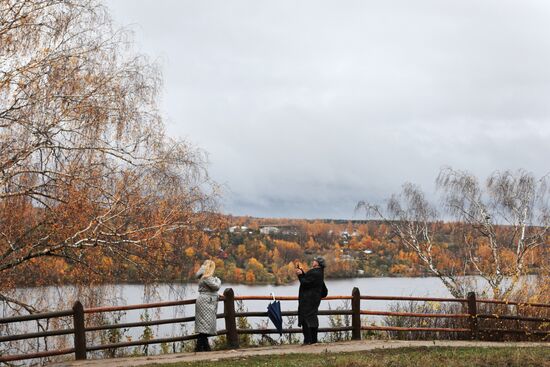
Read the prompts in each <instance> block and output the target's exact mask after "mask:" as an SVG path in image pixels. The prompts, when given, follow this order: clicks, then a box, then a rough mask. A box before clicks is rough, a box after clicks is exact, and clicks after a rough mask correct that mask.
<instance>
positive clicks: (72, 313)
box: [0, 288, 550, 362]
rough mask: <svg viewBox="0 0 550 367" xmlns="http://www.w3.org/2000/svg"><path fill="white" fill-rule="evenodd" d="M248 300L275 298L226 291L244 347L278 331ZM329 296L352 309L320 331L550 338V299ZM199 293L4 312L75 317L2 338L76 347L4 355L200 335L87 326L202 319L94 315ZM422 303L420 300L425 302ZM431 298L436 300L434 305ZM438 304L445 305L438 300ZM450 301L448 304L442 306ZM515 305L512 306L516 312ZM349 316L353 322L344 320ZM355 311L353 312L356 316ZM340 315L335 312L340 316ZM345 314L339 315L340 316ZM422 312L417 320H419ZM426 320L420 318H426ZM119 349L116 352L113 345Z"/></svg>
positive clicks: (79, 355) (228, 320) (228, 337)
mask: <svg viewBox="0 0 550 367" xmlns="http://www.w3.org/2000/svg"><path fill="white" fill-rule="evenodd" d="M297 299H298V298H297V297H289V296H285V297H277V300H279V301H283V302H284V301H296V300H297ZM247 300H267V301H269V300H271V297H268V296H240V297H239V296H237V297H236V296H235V295H234V292H233V289H231V288H228V289H226V290H225V291H224V293H223V296H220V302H223V305H224V312H223V313H220V314H218V315H217V318H218V319H224V320H225V329H223V330H219V331H218V335H220V336H222V337H224V339H225V343H226V345H225V347H226V348H230V349H236V348H239V346H240V339H242V338H243V336H245V335H268V334H276V333H278V332H277V330H276V329H274V328H273V329H272V328H256V329H254V328H245V327H244V326H246V325H248V323H243V322H239V321H240V320H243V319H245V318H248V317H267V312H258V311H244V310H237V309H236V307H235V304H236V302H245V301H247ZM324 300H344V301H346V302H349V303H350V304H351V307H350V308H349V309H347V308H338V309H336V310H321V311H320V312H319V315H326V316H329V317H335V318H336V319H337V321H336V322H332V325H331V327H324V328H320V329H319V332H321V333H329V334H332V335H334V336H336V337H334V338H332V339H331V340H342V339H347V338H348V336H350V337H351V339H352V340H360V339H362V338H364V337H368V336H375V337H376V336H380V334H381V333H385V335H384V337H390V338H400V339H427V338H430V339H469V340H505V339H506V340H526V339H529V340H539V341H540V340H548V336H549V334H550V327H549V325H550V304H542V303H519V302H507V301H500V300H487V299H476V296H475V293H473V292H472V293H469V295H468V297H467V298H433V297H392V296H369V295H364V296H362V295H361V294H360V292H359V289H357V288H354V289H353V292H352V295H351V296H330V297H326V298H324ZM369 300H386V301H396V302H408V304H407V305H406V306H405V307H403V306H399V307H395V308H394V309H392V310H390V311H378V310H370V309H368V308H367V309H362V308H361V302H362V301H363V302H364V303H365V304H368V301H369ZM195 301H196V300H195V299H190V300H181V301H170V302H158V303H148V304H137V305H128V306H113V307H96V308H86V309H85V308H84V307H83V306H82V304H81V303H80V302H79V301H77V302H75V304H74V306H73V308H72V310H64V311H56V312H47V313H38V314H31V315H24V316H14V317H9V318H3V319H0V327H1V326H5V325H9V324H14V323H20V322H26V321H32V320H41V319H47V320H49V319H55V318H62V317H71V318H72V328H65V329H57V330H43V331H38V332H35V333H22V334H14V335H9V334H8V335H1V336H0V343H7V342H12V341H17V340H28V339H37V338H48V337H54V336H62V335H71V334H72V336H73V347H71V348H61V349H56V350H42V351H37V352H33V353H25V354H16V355H1V356H0V362H12V361H17V360H26V359H35V358H46V357H52V356H59V355H66V354H74V357H75V359H77V360H83V359H86V358H87V357H88V353H90V352H94V351H105V350H107V351H115V350H116V349H118V348H126V347H136V346H148V345H151V344H163V345H165V344H168V343H176V342H184V341H187V340H194V339H196V338H197V335H180V336H174V337H169V338H153V337H151V336H149V337H147V338H144V339H143V340H135V341H116V342H107V343H101V344H98V345H89V344H88V343H87V338H86V335H87V333H91V332H96V331H105V330H120V329H128V328H133V327H146V328H148V327H151V326H156V325H163V324H184V323H190V322H194V320H195V318H194V317H181V318H171V319H160V320H149V319H148V318H146V319H145V320H141V321H139V322H128V323H114V324H107V325H90V322H89V320H90V319H91V318H92V316H93V315H99V314H104V313H109V312H121V311H128V310H138V309H151V308H161V307H170V306H182V305H192V304H194V303H195ZM419 303H421V305H420V306H418V304H419ZM427 305H428V306H427ZM434 305H439V306H437V307H435V306H434ZM441 305H443V306H441ZM511 311H512V312H511ZM282 315H283V316H285V317H294V316H297V311H284V312H282ZM371 316H376V317H384V318H385V319H384V320H385V322H384V324H383V325H379V324H369V323H368V321H366V320H365V317H366V318H367V320H368V317H371ZM342 318H346V319H347V320H346V321H347V322H342ZM350 319H351V320H350ZM332 320H334V319H332ZM338 320H339V321H338ZM415 320H416V321H415ZM418 320H420V321H418ZM283 333H284V334H287V335H293V334H298V333H301V329H298V328H285V329H283ZM111 355H114V353H112V354H111Z"/></svg>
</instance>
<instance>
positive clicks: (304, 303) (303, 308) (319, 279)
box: [298, 268, 326, 327]
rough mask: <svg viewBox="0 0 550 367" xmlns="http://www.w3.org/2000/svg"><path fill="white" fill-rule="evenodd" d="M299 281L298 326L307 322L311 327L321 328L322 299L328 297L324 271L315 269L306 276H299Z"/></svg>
mask: <svg viewBox="0 0 550 367" xmlns="http://www.w3.org/2000/svg"><path fill="white" fill-rule="evenodd" d="M298 280H299V281H300V290H299V291H298V326H302V324H303V323H304V322H305V323H306V324H307V325H308V326H309V327H319V319H318V318H317V313H318V311H319V304H320V303H321V298H323V297H325V296H326V286H325V281H324V271H323V269H322V268H313V269H311V270H309V271H308V272H307V273H305V274H303V273H302V274H300V275H298Z"/></svg>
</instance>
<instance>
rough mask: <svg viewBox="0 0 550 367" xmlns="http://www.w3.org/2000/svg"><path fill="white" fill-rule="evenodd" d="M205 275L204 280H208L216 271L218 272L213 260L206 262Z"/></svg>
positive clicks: (203, 275)
mask: <svg viewBox="0 0 550 367" xmlns="http://www.w3.org/2000/svg"><path fill="white" fill-rule="evenodd" d="M203 265H204V273H203V274H202V277H203V278H208V277H211V276H212V275H214V270H216V263H215V262H213V261H212V260H206V261H205V262H204V264H203Z"/></svg>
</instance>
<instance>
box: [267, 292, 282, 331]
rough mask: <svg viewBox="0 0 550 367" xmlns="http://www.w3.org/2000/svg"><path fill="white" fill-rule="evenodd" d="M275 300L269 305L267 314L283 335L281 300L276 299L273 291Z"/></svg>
mask: <svg viewBox="0 0 550 367" xmlns="http://www.w3.org/2000/svg"><path fill="white" fill-rule="evenodd" d="M271 295H272V296H273V302H271V303H270V304H268V305H267V316H268V317H269V319H270V320H271V322H273V325H275V328H276V329H277V331H278V332H279V335H283V316H282V315H281V302H279V301H277V300H275V295H274V294H273V293H272V294H271Z"/></svg>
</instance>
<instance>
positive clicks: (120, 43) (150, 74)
mask: <svg viewBox="0 0 550 367" xmlns="http://www.w3.org/2000/svg"><path fill="white" fill-rule="evenodd" d="M131 45H132V43H131V42H130V40H129V38H128V34H127V33H126V32H125V31H123V30H118V29H114V27H113V24H112V21H111V19H110V18H109V14H108V12H107V11H106V9H105V7H104V6H102V5H101V4H99V3H98V2H96V1H94V0H84V1H80V0H78V1H77V0H66V1H56V0H44V1H34V0H1V1H0V277H1V278H2V281H1V282H0V299H2V300H4V301H10V302H17V300H15V299H10V298H9V296H7V293H6V292H7V291H9V289H10V288H11V287H13V285H14V284H15V282H16V280H18V281H21V279H20V278H18V277H21V276H22V275H23V276H25V274H29V276H30V274H36V269H42V270H41V271H43V276H44V279H50V280H52V279H53V280H55V279H56V277H59V276H63V277H67V276H70V277H71V278H72V279H73V280H74V281H76V282H90V281H92V280H93V279H95V278H105V277H106V276H109V275H110V273H111V272H115V271H121V272H133V273H134V275H135V276H140V275H143V276H144V277H147V278H148V279H151V278H154V277H155V274H156V271H155V270H157V269H162V268H163V267H161V266H158V265H159V264H165V260H166V259H167V258H171V256H169V255H170V254H171V253H173V252H177V251H179V250H178V249H177V247H178V246H179V245H178V244H179V243H181V238H187V239H188V240H190V241H192V240H193V239H194V238H195V236H196V233H197V231H198V230H199V229H202V227H204V226H208V225H209V224H208V223H209V220H210V218H211V217H210V216H209V213H210V212H211V211H212V210H213V208H214V205H215V201H214V200H213V198H215V195H214V194H215V193H214V192H213V188H214V186H213V185H212V183H211V182H210V180H209V178H208V175H207V172H206V169H205V165H206V160H205V156H204V154H203V153H202V152H201V151H200V150H199V149H197V148H195V147H193V146H192V145H190V144H189V143H186V142H184V141H177V140H172V139H169V138H168V137H167V136H166V135H165V133H164V125H163V122H162V119H161V118H160V115H159V113H158V111H157V94H158V90H159V86H160V83H161V79H160V74H159V72H158V69H157V68H156V67H155V66H154V65H153V64H152V63H151V62H149V61H148V60H147V59H146V58H145V57H144V56H141V55H137V54H135V53H134V52H133V51H132V49H131ZM182 251H183V250H182ZM113 263H116V264H123V265H121V266H117V267H113V266H111V265H112V264H113ZM16 278H17V279H16Z"/></svg>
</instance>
